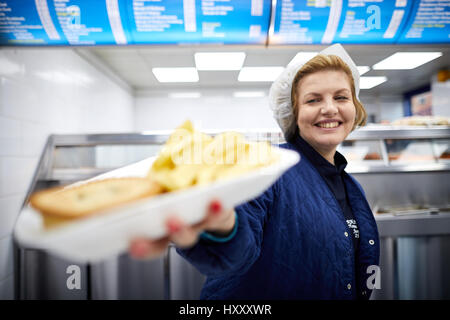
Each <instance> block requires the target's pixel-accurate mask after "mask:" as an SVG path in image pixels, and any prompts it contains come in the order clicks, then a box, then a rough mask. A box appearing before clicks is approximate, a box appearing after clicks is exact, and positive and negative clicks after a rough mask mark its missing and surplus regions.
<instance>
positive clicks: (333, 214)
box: [131, 45, 379, 299]
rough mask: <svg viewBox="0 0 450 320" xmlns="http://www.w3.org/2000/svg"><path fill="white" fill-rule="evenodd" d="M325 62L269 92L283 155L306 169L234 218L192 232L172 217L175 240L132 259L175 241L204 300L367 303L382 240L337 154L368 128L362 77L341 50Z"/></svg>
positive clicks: (316, 61)
mask: <svg viewBox="0 0 450 320" xmlns="http://www.w3.org/2000/svg"><path fill="white" fill-rule="evenodd" d="M321 53H322V54H319V55H317V56H316V57H314V58H313V59H311V60H310V61H308V62H307V63H306V64H305V65H303V66H301V68H300V67H299V66H297V67H289V68H287V69H286V71H285V72H284V74H282V75H281V76H280V77H279V79H277V80H276V81H275V83H274V84H273V85H272V88H271V105H272V108H273V109H274V113H275V117H276V119H277V121H278V123H279V124H280V127H281V128H282V130H283V133H284V135H285V137H286V140H287V143H286V144H284V145H281V147H283V148H287V149H291V150H295V151H297V152H299V153H300V155H301V158H302V159H301V161H300V162H299V163H298V164H297V165H295V166H294V167H293V168H291V169H290V170H288V171H287V172H286V173H285V174H284V175H283V176H282V177H281V178H280V179H279V180H278V181H276V182H275V183H274V184H273V185H272V186H271V187H270V188H269V189H268V190H266V191H265V192H264V193H263V194H262V195H261V196H259V197H258V198H256V199H253V200H252V201H250V202H248V203H245V204H243V205H241V206H238V207H236V208H235V210H234V211H233V210H222V209H221V208H220V203H219V202H214V203H212V204H211V208H210V209H211V210H210V213H209V214H208V215H207V218H206V219H205V220H204V221H203V222H201V223H200V224H198V225H195V226H186V225H184V224H183V222H182V221H180V220H179V219H177V218H176V217H172V218H171V219H169V220H168V221H167V226H168V230H169V234H170V236H169V237H167V238H165V239H161V240H157V241H151V240H146V239H137V240H136V241H135V242H134V243H133V244H132V246H131V252H132V254H133V255H134V256H145V255H149V254H160V253H161V252H163V251H164V250H165V248H166V246H167V244H168V241H169V240H170V241H173V242H174V243H175V244H177V246H178V248H177V251H178V252H179V254H181V255H182V256H183V257H185V258H186V259H187V260H188V261H190V262H191V263H192V264H193V265H194V266H195V267H196V268H197V269H198V270H199V271H200V272H202V273H203V274H205V275H206V276H207V280H206V283H205V285H204V287H203V290H202V294H201V298H203V299H358V298H362V299H368V298H369V297H370V294H371V290H370V289H369V287H370V286H369V287H368V285H367V279H368V277H369V276H371V275H372V274H371V273H368V267H369V266H371V265H378V261H379V241H378V231H377V227H376V223H375V219H374V217H373V215H372V212H371V210H370V208H369V205H368V203H367V201H366V199H365V196H364V193H363V190H362V188H361V187H360V185H359V184H358V183H357V182H356V181H355V180H354V179H353V178H352V177H351V176H350V175H348V174H347V173H346V172H345V171H344V169H345V166H346V164H347V162H346V160H345V158H344V157H343V156H342V155H341V154H340V153H339V152H337V151H336V148H337V146H338V145H339V144H340V143H341V142H342V141H344V139H345V138H346V137H347V135H348V134H349V133H350V132H351V131H352V130H353V129H354V128H355V127H356V126H359V125H363V124H364V123H365V120H366V113H365V111H364V107H363V106H362V105H361V103H360V102H359V101H358V93H359V74H358V73H357V71H356V66H355V65H354V63H353V61H351V59H350V57H349V56H348V55H347V53H346V52H345V50H344V49H343V48H342V47H341V46H340V45H334V46H332V47H330V48H327V49H326V50H324V51H322V52H321ZM198 235H200V237H198ZM198 239H199V240H198Z"/></svg>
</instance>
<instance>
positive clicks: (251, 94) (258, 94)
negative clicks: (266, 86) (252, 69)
mask: <svg viewBox="0 0 450 320" xmlns="http://www.w3.org/2000/svg"><path fill="white" fill-rule="evenodd" d="M265 96H266V94H265V92H264V91H235V92H233V97H235V98H262V97H265Z"/></svg>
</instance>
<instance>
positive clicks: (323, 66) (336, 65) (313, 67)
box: [291, 54, 367, 131]
mask: <svg viewBox="0 0 450 320" xmlns="http://www.w3.org/2000/svg"><path fill="white" fill-rule="evenodd" d="M327 70H334V71H343V72H344V73H345V74H346V75H347V77H348V79H349V81H350V87H351V90H352V99H353V104H354V105H355V108H356V117H355V123H354V124H353V128H352V131H353V130H354V129H355V128H356V127H357V126H364V125H365V124H366V121H367V113H366V110H365V109H364V106H363V105H362V103H361V102H360V101H359V100H358V99H357V98H356V93H355V82H354V80H353V76H352V71H351V70H350V68H349V67H348V65H347V64H346V63H345V62H344V61H343V60H342V59H341V58H339V57H338V56H335V55H323V54H319V55H317V56H315V57H314V58H312V59H311V60H309V61H308V62H307V63H305V65H304V66H302V67H301V68H300V70H299V71H297V74H296V75H295V77H294V80H293V81H292V89H291V101H292V108H293V113H294V119H295V122H294V124H293V125H294V126H297V119H298V109H299V108H298V91H299V88H298V84H299V82H300V80H301V79H303V78H304V77H305V76H307V75H310V74H313V73H316V72H319V71H327Z"/></svg>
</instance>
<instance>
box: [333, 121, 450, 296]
mask: <svg viewBox="0 0 450 320" xmlns="http://www.w3.org/2000/svg"><path fill="white" fill-rule="evenodd" d="M449 138H450V128H449V127H447V126H420V127H419V126H379V125H373V126H367V127H365V128H363V129H360V130H357V131H354V132H352V133H351V134H350V135H349V137H348V138H347V139H346V141H344V143H343V144H342V145H341V146H340V147H339V148H338V150H340V151H341V152H342V153H343V154H344V155H345V156H346V158H347V160H348V162H349V165H348V166H347V169H346V170H347V172H349V173H351V174H352V175H353V176H354V177H355V178H356V179H357V180H358V181H359V182H360V183H361V185H362V186H363V189H364V191H365V193H366V197H367V200H368V202H369V204H370V206H371V208H372V211H373V212H374V215H375V219H376V221H377V225H378V230H379V234H380V241H381V257H380V270H381V289H378V290H375V291H374V294H373V295H372V298H373V299H449V298H450V276H449V275H448V273H446V270H449V269H450V160H449V154H450V140H449Z"/></svg>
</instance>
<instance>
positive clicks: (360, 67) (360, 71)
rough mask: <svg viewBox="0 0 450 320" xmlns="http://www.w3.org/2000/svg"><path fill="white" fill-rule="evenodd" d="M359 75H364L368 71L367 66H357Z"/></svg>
mask: <svg viewBox="0 0 450 320" xmlns="http://www.w3.org/2000/svg"><path fill="white" fill-rule="evenodd" d="M356 68H357V69H358V72H359V75H360V76H362V75H363V74H364V73H366V72H368V71H369V70H370V67H368V66H357V67H356Z"/></svg>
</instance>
